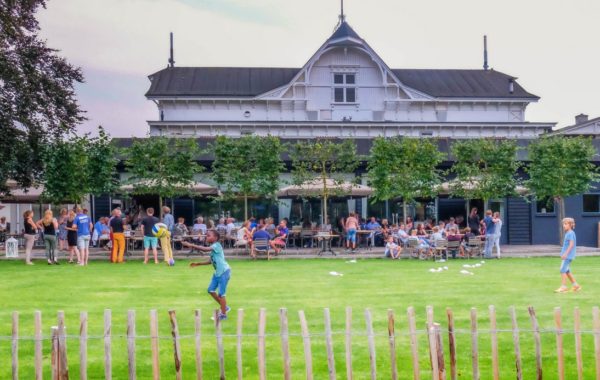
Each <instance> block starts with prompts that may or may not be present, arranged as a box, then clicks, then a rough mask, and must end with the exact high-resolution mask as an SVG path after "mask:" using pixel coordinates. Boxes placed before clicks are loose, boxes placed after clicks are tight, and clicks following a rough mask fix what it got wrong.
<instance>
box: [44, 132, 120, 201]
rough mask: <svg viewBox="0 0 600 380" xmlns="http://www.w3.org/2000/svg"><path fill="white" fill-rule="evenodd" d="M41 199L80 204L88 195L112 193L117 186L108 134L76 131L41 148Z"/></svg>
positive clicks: (113, 155)
mask: <svg viewBox="0 0 600 380" xmlns="http://www.w3.org/2000/svg"><path fill="white" fill-rule="evenodd" d="M44 162H45V167H44V173H45V174H44V178H43V180H42V183H43V184H44V193H43V195H42V196H43V198H44V199H46V200H47V201H49V202H52V203H61V202H64V201H67V202H73V203H80V202H81V200H82V199H83V197H85V196H86V195H88V194H94V195H100V194H113V193H114V192H115V191H116V190H117V188H118V180H117V167H116V166H117V163H118V159H117V151H116V148H115V147H114V146H113V144H112V140H111V138H110V135H109V134H107V133H106V132H105V131H104V128H102V127H99V128H98V135H97V136H95V137H91V136H90V134H86V135H84V136H82V137H80V136H77V135H76V134H71V135H70V136H65V137H62V138H58V139H55V140H54V141H53V142H52V143H51V144H50V145H49V147H48V148H47V149H45V150H44Z"/></svg>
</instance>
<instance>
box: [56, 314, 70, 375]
mask: <svg viewBox="0 0 600 380" xmlns="http://www.w3.org/2000/svg"><path fill="white" fill-rule="evenodd" d="M57 319H58V331H57V333H58V369H59V377H58V379H59V380H69V364H68V362H67V332H66V329H65V312H64V311H59V312H58V318H57Z"/></svg>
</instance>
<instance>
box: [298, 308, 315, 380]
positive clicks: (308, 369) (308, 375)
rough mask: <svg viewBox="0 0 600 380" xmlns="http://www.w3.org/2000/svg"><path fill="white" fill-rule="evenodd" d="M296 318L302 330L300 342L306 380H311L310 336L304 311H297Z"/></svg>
mask: <svg viewBox="0 0 600 380" xmlns="http://www.w3.org/2000/svg"><path fill="white" fill-rule="evenodd" d="M298 317H299V318H300V328H301V330H302V341H303V343H304V362H305V363H306V380H312V379H313V368H312V350H311V347H310V335H309V333H308V323H306V316H305V315H304V310H300V311H298Z"/></svg>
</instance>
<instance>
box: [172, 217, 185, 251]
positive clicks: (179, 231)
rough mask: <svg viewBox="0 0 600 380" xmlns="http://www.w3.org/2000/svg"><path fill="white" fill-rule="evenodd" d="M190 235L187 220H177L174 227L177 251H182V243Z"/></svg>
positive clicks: (180, 218)
mask: <svg viewBox="0 0 600 380" xmlns="http://www.w3.org/2000/svg"><path fill="white" fill-rule="evenodd" d="M187 234H189V229H188V227H187V226H186V225H185V218H182V217H179V218H177V223H175V225H174V226H173V241H174V244H175V249H177V250H181V249H182V248H183V245H181V241H182V240H183V237H184V236H187Z"/></svg>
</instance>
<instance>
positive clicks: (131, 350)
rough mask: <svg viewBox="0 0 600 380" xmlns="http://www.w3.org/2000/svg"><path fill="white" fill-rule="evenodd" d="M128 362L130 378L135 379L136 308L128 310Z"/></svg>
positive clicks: (130, 379)
mask: <svg viewBox="0 0 600 380" xmlns="http://www.w3.org/2000/svg"><path fill="white" fill-rule="evenodd" d="M127 363H128V369H129V380H135V379H136V371H135V310H129V311H128V312H127Z"/></svg>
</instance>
